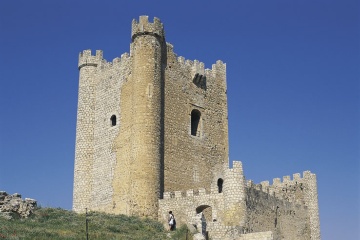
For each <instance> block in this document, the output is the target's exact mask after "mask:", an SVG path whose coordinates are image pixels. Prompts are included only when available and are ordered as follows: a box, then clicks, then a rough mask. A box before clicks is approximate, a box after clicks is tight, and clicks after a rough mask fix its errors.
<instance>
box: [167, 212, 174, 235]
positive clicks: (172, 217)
mask: <svg viewBox="0 0 360 240" xmlns="http://www.w3.org/2000/svg"><path fill="white" fill-rule="evenodd" d="M168 222H169V230H170V231H174V230H175V227H176V221H175V216H174V214H173V213H172V211H170V212H169V219H168Z"/></svg>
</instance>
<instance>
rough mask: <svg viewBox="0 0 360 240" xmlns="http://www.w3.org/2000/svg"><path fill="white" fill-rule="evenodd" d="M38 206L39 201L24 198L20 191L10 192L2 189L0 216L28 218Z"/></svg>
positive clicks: (0, 194)
mask: <svg viewBox="0 0 360 240" xmlns="http://www.w3.org/2000/svg"><path fill="white" fill-rule="evenodd" d="M36 206H37V202H36V200H34V199H31V198H25V200H23V199H22V198H21V195H20V194H18V193H14V194H11V195H10V194H8V193H6V192H4V191H0V216H2V217H5V218H7V219H11V218H13V217H18V218H27V217H28V216H30V215H31V214H32V213H33V211H34V209H35V208H36Z"/></svg>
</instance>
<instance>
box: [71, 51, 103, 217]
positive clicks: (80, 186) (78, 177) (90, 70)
mask: <svg viewBox="0 0 360 240" xmlns="http://www.w3.org/2000/svg"><path fill="white" fill-rule="evenodd" d="M102 59H103V53H102V51H100V50H98V51H96V55H95V56H94V55H91V50H85V51H83V52H81V53H80V55H79V64H78V67H79V72H80V76H79V96H78V110H77V123H76V148H75V167H74V168H75V170H74V191H73V210H74V211H76V212H85V208H90V207H91V201H90V200H91V192H92V165H93V161H94V116H95V112H94V109H95V90H94V89H95V78H96V71H97V66H98V65H99V64H100V62H101V61H102Z"/></svg>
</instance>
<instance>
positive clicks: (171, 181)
mask: <svg viewBox="0 0 360 240" xmlns="http://www.w3.org/2000/svg"><path fill="white" fill-rule="evenodd" d="M196 76H197V77H196ZM197 81H198V82H197ZM194 109H195V110H198V111H199V112H200V113H201V117H200V122H199V126H198V131H197V133H196V136H193V135H192V134H191V112H192V110H194ZM227 129H228V121H227V98H226V66H225V64H223V63H222V62H220V61H219V62H217V63H216V64H214V65H213V66H212V69H211V70H210V69H206V70H205V69H204V64H203V63H201V62H198V61H196V60H195V61H190V60H186V61H185V59H184V58H183V57H177V56H176V54H175V53H174V52H173V48H172V45H171V44H168V45H167V67H166V71H165V153H164V155H165V156H164V159H165V180H164V181H165V191H175V190H178V191H179V190H183V191H184V190H187V189H190V188H193V189H196V188H200V187H205V189H206V190H208V191H209V190H210V189H211V184H212V183H213V184H216V181H217V179H218V178H220V177H223V176H222V175H221V174H222V166H223V163H224V162H226V163H227V162H228V137H227V136H228V132H227V131H228V130H227Z"/></svg>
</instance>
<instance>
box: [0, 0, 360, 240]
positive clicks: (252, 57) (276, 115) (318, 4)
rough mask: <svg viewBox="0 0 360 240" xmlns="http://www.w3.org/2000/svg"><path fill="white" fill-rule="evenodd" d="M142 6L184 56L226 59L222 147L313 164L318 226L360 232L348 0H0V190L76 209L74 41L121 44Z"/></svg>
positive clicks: (267, 171)
mask: <svg viewBox="0 0 360 240" xmlns="http://www.w3.org/2000/svg"><path fill="white" fill-rule="evenodd" d="M140 15H148V16H149V17H150V19H152V18H153V17H154V16H156V17H159V18H160V19H161V21H162V22H163V23H164V26H165V31H166V40H167V42H170V43H172V44H173V45H174V51H175V52H176V53H177V54H178V55H179V56H184V57H185V58H186V59H191V60H194V59H198V60H200V61H202V62H204V63H205V66H206V67H208V68H211V64H212V63H214V62H215V61H216V60H218V59H221V60H222V61H224V62H226V64H227V83H228V101H229V132H230V159H231V160H241V161H242V162H243V165H244V171H245V175H246V178H247V179H253V180H254V181H255V182H260V181H263V180H272V179H273V178H275V177H282V176H284V175H292V174H293V173H297V172H302V171H304V170H310V171H312V172H314V173H316V174H317V179H318V192H319V206H320V223H321V233H322V239H326V240H327V239H330V240H331V239H359V238H360V236H359V229H360V224H359V211H360V210H359V191H360V187H359V186H360V185H359V184H360V180H359V173H360V168H359V120H360V119H359V109H360V106H359V104H360V101H359V92H360V91H359V90H360V87H359V75H360V74H359V63H360V61H359V60H360V57H359V56H360V55H359V53H360V49H359V43H360V41H359V40H360V37H359V30H360V22H359V3H358V1H355V0H345V1H340V0H326V1H323V0H321V1H320V0H315V1H314V0H301V1H297V0H293V1H289V0H238V1H187V0H185V1H100V0H97V1H95V0H87V1H70V0H62V1H45V0H44V1H38V0H33V1H25V0H24V1H17V0H13V1H1V2H0V83H1V87H0V190H5V191H7V192H9V193H14V192H19V193H21V194H22V195H23V197H31V198H35V199H37V200H38V201H39V202H40V204H41V205H42V206H51V207H62V208H66V209H70V208H71V202H72V183H73V164H74V146H75V127H76V107H77V87H78V70H77V60H78V53H79V52H80V51H82V50H84V49H92V50H93V51H95V50H96V49H102V50H103V51H104V57H105V58H106V59H107V60H108V61H111V60H112V59H113V58H115V57H117V56H120V55H121V54H122V53H124V52H129V45H130V37H131V36H130V30H131V29H130V27H131V20H132V19H133V18H138V17H139V16H140Z"/></svg>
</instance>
